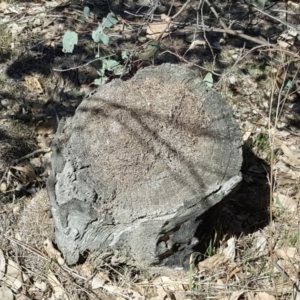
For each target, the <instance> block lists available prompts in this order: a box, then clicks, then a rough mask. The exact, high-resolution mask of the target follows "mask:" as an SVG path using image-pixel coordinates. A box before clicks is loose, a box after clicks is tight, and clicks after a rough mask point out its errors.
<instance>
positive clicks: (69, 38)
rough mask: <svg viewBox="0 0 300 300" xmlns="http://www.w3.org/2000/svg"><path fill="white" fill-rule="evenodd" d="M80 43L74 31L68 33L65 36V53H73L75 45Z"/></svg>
mask: <svg viewBox="0 0 300 300" xmlns="http://www.w3.org/2000/svg"><path fill="white" fill-rule="evenodd" d="M77 43H78V36H77V33H76V32H74V31H67V32H65V34H64V36H63V52H65V53H72V52H73V50H74V45H77Z"/></svg>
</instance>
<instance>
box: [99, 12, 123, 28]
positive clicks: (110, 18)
mask: <svg viewBox="0 0 300 300" xmlns="http://www.w3.org/2000/svg"><path fill="white" fill-rule="evenodd" d="M118 22H119V21H118V18H117V16H116V15H115V14H113V13H109V14H108V15H107V17H106V18H103V20H102V26H103V27H104V28H110V27H112V26H114V25H115V24H117V23H118Z"/></svg>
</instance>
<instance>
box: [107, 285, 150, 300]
mask: <svg viewBox="0 0 300 300" xmlns="http://www.w3.org/2000/svg"><path fill="white" fill-rule="evenodd" d="M102 288H104V289H105V290H106V291H108V292H110V293H112V294H115V295H117V296H119V297H122V298H121V299H134V300H144V299H145V297H144V296H142V295H141V294H140V293H138V292H136V291H134V290H132V289H129V288H121V287H119V286H115V285H104V286H103V287H102ZM128 296H130V297H128Z"/></svg>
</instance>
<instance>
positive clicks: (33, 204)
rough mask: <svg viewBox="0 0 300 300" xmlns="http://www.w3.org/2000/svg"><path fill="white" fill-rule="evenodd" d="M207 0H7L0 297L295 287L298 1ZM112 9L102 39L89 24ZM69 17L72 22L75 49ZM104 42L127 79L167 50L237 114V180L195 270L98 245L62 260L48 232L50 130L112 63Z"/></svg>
mask: <svg viewBox="0 0 300 300" xmlns="http://www.w3.org/2000/svg"><path fill="white" fill-rule="evenodd" d="M211 2H212V4H213V5H210V2H209V1H200V0H199V1H198V0H197V1H187V0H184V1H177V0H174V1H156V0H151V1H150V0H149V1H148V0H138V1H131V0H128V1H108V0H107V1H98V2H92V1H88V2H86V3H82V2H79V1H78V2H76V1H70V2H67V1H64V0H62V1H43V2H40V1H35V2H26V1H24V2H23V1H8V2H0V32H1V35H0V87H1V89H0V149H1V152H0V176H1V177H0V178H1V182H0V224H1V225H0V236H1V240H0V241H1V244H0V299H208V298H215V299H291V298H292V299H300V294H299V289H300V287H299V261H300V253H299V244H300V235H299V234H300V233H299V178H300V173H299V170H300V169H299V166H300V148H299V136H300V130H299V124H300V122H299V121H300V119H299V117H300V115H299V113H300V101H299V100H300V96H299V83H300V79H299V67H300V64H299V58H300V57H299V44H300V38H299V37H300V30H299V28H298V27H297V24H299V12H300V7H299V5H298V4H297V2H298V1H294V2H288V3H286V2H283V1H282V2H281V1H252V2H251V3H248V5H247V4H245V2H244V1H225V0H224V1H221V0H220V1H214V2H213V1H211ZM252 4H255V5H252ZM84 7H88V9H86V10H85V11H84ZM88 12H89V13H88ZM110 12H113V13H114V14H115V15H116V16H117V20H118V22H117V23H116V24H115V25H114V26H112V27H109V28H105V31H104V33H105V35H106V36H109V42H108V44H107V45H103V44H100V46H99V44H96V43H95V42H94V41H93V39H92V32H93V31H96V30H97V28H98V26H99V25H98V24H99V23H101V22H102V21H103V18H105V17H107V15H108V13H110ZM163 14H164V15H163ZM162 15H163V16H162ZM153 23H154V27H153ZM149 24H150V26H149ZM151 24H152V27H151ZM155 24H156V25H155ZM155 26H162V27H155ZM67 30H69V31H74V32H76V33H77V34H78V44H77V45H75V47H74V51H73V53H65V52H63V43H62V40H63V35H64V33H65V32H66V31H67ZM147 30H148V34H147V33H146V31H147ZM149 30H150V32H151V31H152V34H153V31H155V34H156V35H155V39H156V40H158V41H159V43H158V48H157V49H156V50H157V51H156V53H155V55H153V56H152V55H151V53H150V54H149V52H151V50H153V46H151V43H150V42H151V40H152V39H153V36H152V37H151V34H150V36H149ZM99 47H100V48H101V55H102V56H105V57H108V58H109V59H113V60H115V61H117V62H119V65H120V66H121V67H122V70H125V71H124V72H123V73H122V72H121V73H120V74H119V75H118V76H119V77H120V76H122V77H123V78H124V80H126V79H127V78H130V77H131V76H132V75H134V73H135V72H136V70H137V69H139V68H143V67H147V66H148V65H151V64H155V65H157V64H161V63H164V62H171V63H176V64H183V65H185V66H187V67H189V68H192V69H194V70H196V71H197V72H198V73H199V76H200V77H202V78H203V79H204V80H205V81H206V82H207V84H208V85H210V86H212V88H214V89H216V90H217V91H218V92H219V93H220V94H221V95H222V96H223V98H224V99H225V100H226V101H227V102H228V103H229V104H230V105H231V107H232V110H233V113H234V116H235V117H236V119H237V121H238V122H239V124H240V128H241V130H242V132H243V142H244V143H243V150H244V164H243V169H242V173H243V179H244V180H243V183H242V186H241V187H240V189H239V190H238V191H237V192H236V194H235V195H232V196H231V198H230V199H229V201H228V203H227V205H226V206H225V207H224V208H223V210H222V212H221V214H220V216H219V218H217V219H215V220H213V221H212V222H211V223H210V224H207V227H206V228H207V230H206V231H205V232H204V233H203V252H202V253H195V254H194V256H193V257H191V267H190V270H189V271H186V270H173V271H172V270H170V271H169V272H166V271H164V272H163V271H162V270H160V269H159V268H157V269H155V270H154V269H152V270H145V269H141V268H139V267H137V266H131V265H126V263H125V262H124V264H122V265H120V264H119V263H116V264H115V265H113V264H107V263H106V262H105V258H103V260H101V261H99V260H96V259H95V258H93V254H92V253H91V254H89V255H88V257H87V259H86V261H84V262H82V263H81V264H79V265H77V266H71V267H70V266H69V267H68V266H66V265H64V264H63V259H62V258H61V257H60V254H59V252H57V250H56V249H55V248H54V246H53V245H52V242H51V238H52V230H53V229H52V227H53V224H52V219H51V214H50V207H49V202H48V197H47V193H46V189H45V181H46V178H47V175H48V172H49V170H50V167H51V166H50V162H49V161H50V157H51V141H52V137H53V134H54V133H55V130H56V126H57V122H58V121H59V120H60V119H61V118H62V117H63V116H67V115H73V114H74V113H75V110H76V107H77V106H78V105H79V103H80V101H81V100H82V99H83V97H84V96H85V95H86V94H87V93H89V92H90V91H91V90H93V89H94V88H96V85H95V84H94V82H95V80H96V81H97V80H99V78H101V80H102V79H103V80H106V81H109V80H112V79H113V78H114V77H115V76H116V75H115V73H116V72H114V71H112V70H109V69H108V68H106V69H103V61H102V64H101V62H100V63H99V60H98V61H94V60H95V56H96V55H99V52H100V50H99ZM145 56H146V57H145ZM92 61H93V63H91V62H92ZM101 70H104V71H105V72H104V73H101V72H102V71H101ZM97 71H98V72H97ZM100 71H101V72H100Z"/></svg>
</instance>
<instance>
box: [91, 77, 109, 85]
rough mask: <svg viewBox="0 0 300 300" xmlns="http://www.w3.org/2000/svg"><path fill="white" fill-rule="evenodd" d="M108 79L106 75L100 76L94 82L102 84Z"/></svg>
mask: <svg viewBox="0 0 300 300" xmlns="http://www.w3.org/2000/svg"><path fill="white" fill-rule="evenodd" d="M106 81H107V78H106V77H100V78H98V79H95V80H94V84H97V85H101V84H104V83H105V82H106Z"/></svg>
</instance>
